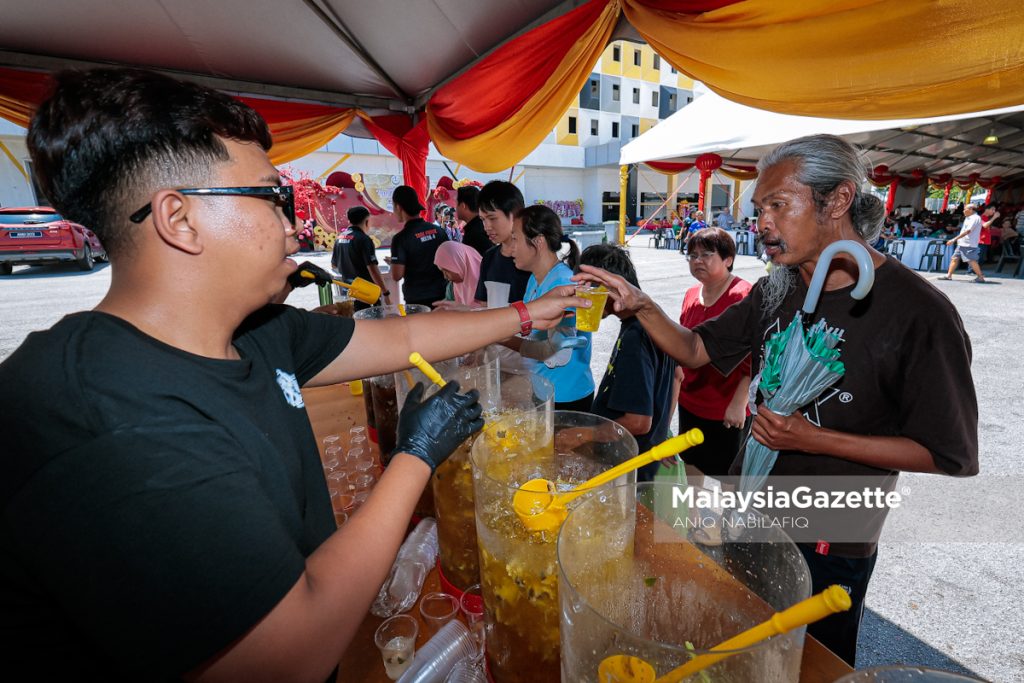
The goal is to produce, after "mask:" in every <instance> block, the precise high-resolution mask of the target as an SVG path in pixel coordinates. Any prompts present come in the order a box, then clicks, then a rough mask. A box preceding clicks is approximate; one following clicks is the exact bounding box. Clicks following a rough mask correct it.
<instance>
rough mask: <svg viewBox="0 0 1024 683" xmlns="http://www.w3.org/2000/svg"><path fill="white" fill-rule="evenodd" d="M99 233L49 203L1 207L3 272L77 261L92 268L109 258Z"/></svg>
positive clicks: (0, 268)
mask: <svg viewBox="0 0 1024 683" xmlns="http://www.w3.org/2000/svg"><path fill="white" fill-rule="evenodd" d="M106 258H107V252H106V251H105V250H104V249H103V245H102V244H100V241H99V239H98V238H97V237H96V235H95V233H93V231H92V230H90V229H89V228H86V227H83V226H81V225H79V224H78V223H72V222H71V221H69V220H65V219H64V218H63V217H62V216H61V215H60V214H58V213H57V212H56V211H54V210H53V209H52V208H50V207H47V206H26V207H20V208H8V209H0V275H10V274H11V270H12V269H13V268H14V266H18V265H23V264H35V263H57V262H60V261H74V262H75V263H77V264H78V267H79V268H80V269H81V270H92V268H93V265H95V263H96V261H98V260H105V259H106Z"/></svg>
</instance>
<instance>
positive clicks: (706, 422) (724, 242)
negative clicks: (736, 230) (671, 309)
mask: <svg viewBox="0 0 1024 683" xmlns="http://www.w3.org/2000/svg"><path fill="white" fill-rule="evenodd" d="M689 246H690V248H689V252H688V254H687V256H686V258H687V260H688V261H689V263H690V274H691V275H693V277H695V278H697V280H698V281H699V282H700V284H699V285H694V286H693V287H691V288H690V289H689V290H687V292H686V296H685V297H684V298H683V310H682V314H681V315H680V316H679V323H680V324H681V325H683V326H684V327H687V328H689V329H693V328H694V327H696V326H697V325H698V324H700V323H702V322H704V321H705V320H710V319H711V318H716V317H718V316H719V315H720V314H721V313H722V312H723V311H724V310H725V309H727V308H729V306H731V305H733V304H734V303H736V302H737V301H741V300H742V299H743V298H745V297H746V296H747V294H749V293H750V287H751V285H750V283H749V282H747V281H746V280H743V279H742V278H739V277H737V276H735V275H733V274H732V266H733V261H734V260H735V259H736V243H735V242H733V240H732V237H730V236H729V233H727V232H726V231H725V230H722V229H721V228H704V229H703V230H700V231H698V232H696V233H694V234H693V236H692V237H691V238H690V242H689ZM678 372H682V373H683V378H682V383H681V385H680V391H679V433H680V434H682V433H683V432H685V431H686V430H688V429H691V428H693V427H698V428H700V429H701V431H703V432H704V443H703V444H701V445H700V446H697V447H695V448H691V449H689V450H688V451H686V453H685V454H683V459H684V460H685V461H686V462H688V463H690V464H691V465H694V466H695V467H697V469H699V470H700V471H701V472H703V473H704V474H707V475H711V476H718V477H720V476H723V475H725V474H727V473H728V471H729V466H730V465H731V464H732V461H733V459H734V458H735V457H736V454H737V453H738V452H739V450H740V447H741V446H742V445H743V440H744V437H745V436H746V434H747V431H748V430H749V429H750V412H749V410H748V409H747V391H748V389H749V388H750V358H749V357H748V358H747V359H746V360H744V361H743V362H742V363H740V365H739V367H737V368H736V369H735V370H733V371H732V373H731V374H729V375H728V376H724V377H723V376H722V374H721V373H720V372H718V370H716V369H715V368H713V367H712V366H711V365H705V366H704V367H702V368H697V369H690V368H687V369H685V370H679V371H678Z"/></svg>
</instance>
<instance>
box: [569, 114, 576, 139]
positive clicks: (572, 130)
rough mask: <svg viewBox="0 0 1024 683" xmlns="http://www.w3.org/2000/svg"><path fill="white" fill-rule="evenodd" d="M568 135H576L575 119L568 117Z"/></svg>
mask: <svg viewBox="0 0 1024 683" xmlns="http://www.w3.org/2000/svg"><path fill="white" fill-rule="evenodd" d="M569 135H576V117H575V116H570V117H569Z"/></svg>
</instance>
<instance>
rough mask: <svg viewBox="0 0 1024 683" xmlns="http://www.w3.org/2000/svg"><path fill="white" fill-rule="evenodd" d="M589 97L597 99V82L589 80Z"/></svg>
mask: <svg viewBox="0 0 1024 683" xmlns="http://www.w3.org/2000/svg"><path fill="white" fill-rule="evenodd" d="M590 96H591V97H597V81H596V80H594V79H590Z"/></svg>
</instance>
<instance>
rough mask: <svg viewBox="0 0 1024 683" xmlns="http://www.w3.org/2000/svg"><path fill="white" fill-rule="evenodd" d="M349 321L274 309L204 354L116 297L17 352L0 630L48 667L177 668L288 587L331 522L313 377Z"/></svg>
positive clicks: (50, 671) (121, 675) (12, 654)
mask: <svg viewBox="0 0 1024 683" xmlns="http://www.w3.org/2000/svg"><path fill="white" fill-rule="evenodd" d="M352 329H353V323H352V321H351V320H349V319H346V318H337V317H334V316H326V315H319V314H314V313H306V312H304V311H298V310H296V309H293V308H290V307H287V306H268V307H266V308H264V309H261V310H260V311H258V312H256V313H255V314H253V316H251V317H250V318H249V319H248V320H247V321H246V322H245V324H244V325H243V327H242V328H240V329H239V332H238V333H237V336H236V338H235V341H234V345H235V348H236V349H237V350H238V353H239V354H240V355H241V358H242V359H241V360H215V359H210V358H204V357H201V356H196V355H193V354H190V353H187V352H184V351H181V350H180V349H176V348H173V347H171V346H168V345H166V344H164V343H162V342H160V341H157V340H156V339H153V338H152V337H149V336H146V335H145V334H143V333H142V332H141V331H139V330H138V329H136V328H135V327H133V326H131V325H129V324H128V323H127V322H125V321H123V320H121V319H119V318H115V317H113V316H109V315H106V314H103V313H97V312H87V313H78V314H74V315H70V316H67V317H66V318H64V319H63V320H61V321H60V322H59V323H57V324H56V325H55V326H54V327H53V328H51V329H50V330H47V331H44V332H35V333H32V334H31V335H29V336H28V338H27V339H26V340H25V342H24V343H23V344H22V345H21V347H19V348H18V349H17V350H16V351H15V352H14V353H13V354H12V355H11V356H10V357H9V358H8V359H7V360H6V361H5V362H4V363H3V364H0V404H2V405H3V406H5V409H4V410H3V411H0V431H2V433H3V435H4V453H3V457H2V458H0V482H2V483H0V492H2V493H0V504H2V508H3V524H2V527H0V558H2V559H0V605H2V609H0V615H2V616H0V623H2V626H0V633H2V635H3V638H4V640H5V649H6V651H7V652H8V655H7V658H6V659H5V662H4V665H5V668H7V669H9V670H10V671H31V672H33V673H32V676H33V678H39V679H46V680H49V679H68V680H70V679H72V678H75V679H82V680H94V679H96V680H132V681H136V680H174V679H177V678H178V677H180V676H181V675H182V674H183V673H185V672H187V671H189V670H191V669H193V668H194V667H196V666H197V665H199V664H201V663H202V662H204V661H206V660H207V659H209V658H210V657H211V656H213V655H214V654H216V653H217V652H219V651H220V650H222V649H223V648H225V647H226V646H228V645H229V644H231V643H232V642H233V641H235V640H236V639H237V638H239V637H240V636H242V635H243V634H244V633H245V632H246V631H247V630H249V629H250V628H251V627H252V626H253V625H255V624H256V623H257V622H258V621H259V620H260V619H261V618H263V617H264V616H265V615H266V614H267V613H269V612H270V611H271V609H273V607H274V606H275V605H276V604H277V603H278V602H280V600H281V599H282V598H283V597H284V596H285V594H286V593H287V592H288V591H289V590H290V589H291V588H292V586H293V585H294V584H295V582H296V581H297V580H298V579H299V577H300V575H301V574H302V572H303V571H304V564H305V558H306V557H307V556H309V555H310V554H311V553H312V552H313V551H314V550H316V548H317V547H318V546H319V545H320V544H321V543H322V542H323V541H324V540H325V539H326V538H327V537H328V536H329V535H330V534H331V533H332V532H333V530H334V520H333V516H332V513H331V506H330V499H329V496H328V494H327V488H326V483H325V481H324V476H323V470H322V467H321V464H320V461H319V457H318V455H317V444H316V439H315V438H314V436H313V432H312V429H311V427H310V424H309V418H308V416H307V415H306V411H305V408H304V406H303V402H302V395H301V393H299V387H300V386H301V385H302V384H303V383H305V382H307V381H309V380H310V379H311V378H312V377H313V376H315V375H316V374H317V373H318V372H319V371H320V370H322V369H323V368H324V367H325V366H326V365H327V364H328V363H329V362H330V361H331V360H332V359H334V358H335V357H336V356H337V355H338V354H339V353H340V352H341V351H342V349H344V348H345V346H346V345H347V344H348V341H349V339H350V337H351V334H352Z"/></svg>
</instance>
